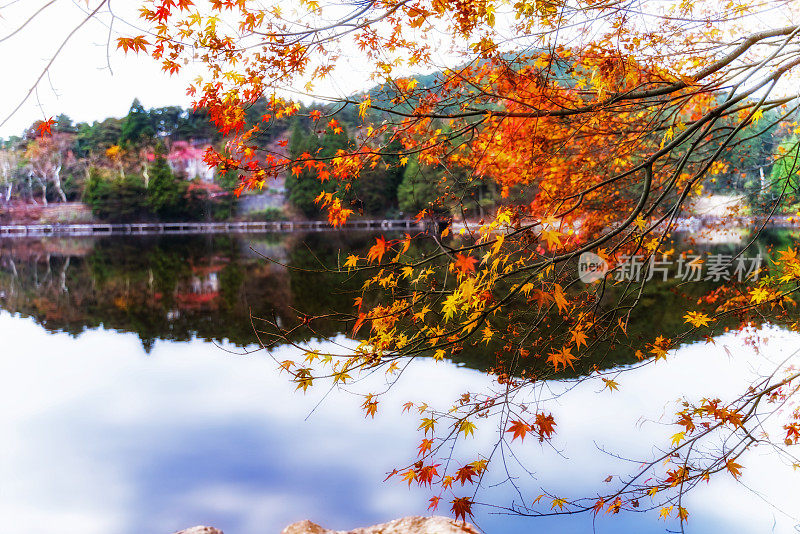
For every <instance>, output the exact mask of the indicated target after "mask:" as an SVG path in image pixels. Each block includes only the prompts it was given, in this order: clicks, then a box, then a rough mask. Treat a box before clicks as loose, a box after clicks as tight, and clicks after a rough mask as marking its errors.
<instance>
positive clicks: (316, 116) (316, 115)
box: [308, 109, 322, 122]
mask: <svg viewBox="0 0 800 534" xmlns="http://www.w3.org/2000/svg"><path fill="white" fill-rule="evenodd" d="M308 116H309V118H311V120H312V121H314V122H317V121H318V120H319V119H320V117H322V112H321V111H320V110H318V109H315V110H313V111H311V112H310V113H309V114H308Z"/></svg>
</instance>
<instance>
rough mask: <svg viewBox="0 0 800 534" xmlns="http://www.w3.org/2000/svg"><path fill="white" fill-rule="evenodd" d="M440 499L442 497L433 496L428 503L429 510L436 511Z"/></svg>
mask: <svg viewBox="0 0 800 534" xmlns="http://www.w3.org/2000/svg"><path fill="white" fill-rule="evenodd" d="M440 500H441V497H431V498H430V501H429V502H430V504H429V505H428V510H430V511H432V512H435V511H436V509H437V508H439V501H440Z"/></svg>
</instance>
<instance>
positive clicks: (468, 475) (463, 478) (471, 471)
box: [455, 464, 478, 486]
mask: <svg viewBox="0 0 800 534" xmlns="http://www.w3.org/2000/svg"><path fill="white" fill-rule="evenodd" d="M476 476H478V473H477V471H475V467H474V466H473V465H472V464H467V465H465V466H463V467H460V468H459V469H457V470H456V476H455V479H456V480H457V481H459V482H461V485H462V486H463V485H464V484H466V483H467V482H469V483H470V484H472V477H476Z"/></svg>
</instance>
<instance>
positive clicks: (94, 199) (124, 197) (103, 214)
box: [83, 168, 149, 222]
mask: <svg viewBox="0 0 800 534" xmlns="http://www.w3.org/2000/svg"><path fill="white" fill-rule="evenodd" d="M145 192H146V189H145V186H144V181H143V180H142V178H141V176H136V175H125V176H124V177H120V176H118V175H114V174H110V173H107V172H103V171H102V170H100V169H96V168H94V169H91V170H90V171H89V178H88V180H87V181H86V188H85V190H84V195H83V200H84V202H86V203H87V204H88V205H89V206H90V207H91V209H92V213H93V214H94V215H95V216H96V217H97V218H99V219H102V220H113V221H115V222H133V221H138V220H141V219H143V218H146V217H147V215H148V213H149V212H148V209H147V204H146V198H145Z"/></svg>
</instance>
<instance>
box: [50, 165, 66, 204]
mask: <svg viewBox="0 0 800 534" xmlns="http://www.w3.org/2000/svg"><path fill="white" fill-rule="evenodd" d="M53 186H54V187H55V188H56V192H57V193H58V196H59V197H60V198H61V202H66V201H67V195H65V194H64V190H63V189H61V165H57V166H56V168H55V169H54V170H53Z"/></svg>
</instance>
